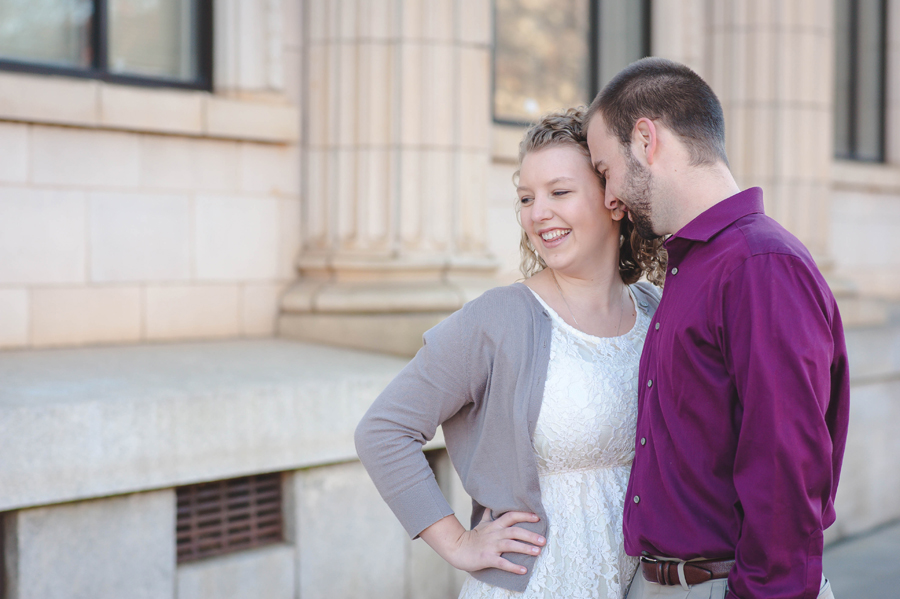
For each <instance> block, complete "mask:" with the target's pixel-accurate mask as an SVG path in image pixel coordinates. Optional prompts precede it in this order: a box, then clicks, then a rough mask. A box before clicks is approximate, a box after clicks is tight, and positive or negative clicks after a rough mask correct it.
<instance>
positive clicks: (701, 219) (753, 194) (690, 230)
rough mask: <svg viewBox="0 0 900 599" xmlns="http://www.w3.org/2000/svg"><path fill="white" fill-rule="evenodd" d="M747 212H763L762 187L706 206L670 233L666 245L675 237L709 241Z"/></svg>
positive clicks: (747, 213) (747, 190) (753, 188)
mask: <svg viewBox="0 0 900 599" xmlns="http://www.w3.org/2000/svg"><path fill="white" fill-rule="evenodd" d="M749 214H765V211H764V210H763V194H762V189H761V188H759V187H751V188H750V189H746V190H744V191H741V192H739V193H736V194H734V195H733V196H731V197H730V198H727V199H724V200H722V201H721V202H719V203H718V204H715V205H713V206H712V207H710V208H707V209H706V210H705V211H704V212H702V213H700V215H699V216H697V217H696V218H694V220H692V221H691V222H689V223H688V224H686V225H685V226H683V227H682V228H681V229H680V230H679V231H678V232H677V233H675V234H674V235H672V237H670V238H669V239H668V240H667V241H666V246H667V247H668V245H669V243H670V242H672V241H673V240H675V239H690V240H693V241H703V242H706V241H709V240H710V238H712V236H713V235H715V234H716V233H719V232H720V231H722V230H723V229H724V228H725V227H727V226H728V225H730V224H731V223H733V222H734V221H736V220H738V219H740V218H743V217H745V216H747V215H749Z"/></svg>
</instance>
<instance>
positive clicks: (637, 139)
mask: <svg viewBox="0 0 900 599" xmlns="http://www.w3.org/2000/svg"><path fill="white" fill-rule="evenodd" d="M658 142H659V137H658V136H657V131H656V123H654V122H653V121H651V120H650V119H648V118H647V117H641V118H639V119H638V120H637V122H636V123H635V124H634V130H633V131H632V132H631V145H632V148H633V149H634V151H635V153H636V154H637V155H639V156H643V157H644V160H646V162H647V164H653V161H654V160H655V158H656V149H657V144H658Z"/></svg>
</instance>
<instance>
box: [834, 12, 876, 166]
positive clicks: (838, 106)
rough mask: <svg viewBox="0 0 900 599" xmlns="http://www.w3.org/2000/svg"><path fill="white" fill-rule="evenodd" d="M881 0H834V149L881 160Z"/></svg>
mask: <svg viewBox="0 0 900 599" xmlns="http://www.w3.org/2000/svg"><path fill="white" fill-rule="evenodd" d="M884 61H885V0H836V2H835V80H834V84H835V89H834V152H835V155H836V156H838V157H840V158H849V159H853V160H869V161H883V160H884V127H885V118H884V98H885V70H884V64H885V63H884Z"/></svg>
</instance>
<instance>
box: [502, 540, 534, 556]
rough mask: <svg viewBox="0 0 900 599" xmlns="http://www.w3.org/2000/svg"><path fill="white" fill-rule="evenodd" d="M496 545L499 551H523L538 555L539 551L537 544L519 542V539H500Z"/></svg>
mask: <svg viewBox="0 0 900 599" xmlns="http://www.w3.org/2000/svg"><path fill="white" fill-rule="evenodd" d="M498 545H499V547H500V551H501V553H525V554H527V555H538V554H539V553H540V552H541V548H540V547H538V546H537V545H531V544H529V543H520V542H519V541H513V540H512V539H506V540H505V541H501V542H500V543H498Z"/></svg>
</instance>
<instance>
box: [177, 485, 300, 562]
mask: <svg viewBox="0 0 900 599" xmlns="http://www.w3.org/2000/svg"><path fill="white" fill-rule="evenodd" d="M176 495H177V497H178V516H177V519H176V529H175V534H176V542H177V553H178V563H182V562H188V561H193V560H197V559H201V558H204V557H211V556H214V555H222V554H225V553H232V552H234V551H241V550H244V549H251V548H253V547H261V546H263V545H270V544H272V543H280V542H282V541H283V540H284V527H283V518H282V515H281V514H282V496H281V474H280V473H277V472H276V473H274V474H259V475H256V476H244V477H241V478H233V479H230V480H222V481H217V482H211V483H202V484H198V485H187V486H184V487H178V488H177V489H176Z"/></svg>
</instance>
